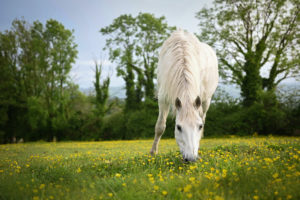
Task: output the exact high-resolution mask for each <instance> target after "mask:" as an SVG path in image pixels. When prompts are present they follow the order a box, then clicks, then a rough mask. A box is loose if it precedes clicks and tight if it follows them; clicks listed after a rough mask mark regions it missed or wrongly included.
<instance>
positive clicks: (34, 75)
mask: <svg viewBox="0 0 300 200" xmlns="http://www.w3.org/2000/svg"><path fill="white" fill-rule="evenodd" d="M76 47H77V45H76V44H75V43H74V36H73V32H72V31H70V30H68V29H66V28H65V27H64V26H63V25H62V24H61V23H59V22H57V21H55V20H48V21H47V22H46V26H44V25H43V24H42V23H41V22H39V21H35V22H33V24H29V23H27V22H26V21H24V20H14V21H13V23H12V28H11V30H7V31H4V32H3V33H0V65H1V66H0V70H1V72H3V73H0V79H1V83H3V84H1V86H0V104H1V105H0V110H1V111H0V112H1V113H3V118H4V121H6V122H5V123H4V124H2V126H1V125H0V126H1V129H2V130H5V132H6V134H8V136H7V137H12V136H17V135H16V133H14V132H16V130H17V129H18V127H20V129H21V131H23V133H24V132H27V131H25V129H24V127H25V126H23V125H21V123H20V122H24V123H27V124H29V127H31V128H33V127H37V126H36V124H37V123H38V121H40V120H41V119H45V118H47V120H48V122H49V123H48V126H49V127H51V128H54V127H58V126H59V125H61V122H63V121H64V120H63V119H64V118H65V117H66V116H65V110H66V109H65V108H64V105H66V98H68V94H65V93H64V89H65V88H69V85H70V82H69V80H68V73H69V72H70V69H71V66H72V64H73V63H74V62H75V58H76V56H77V50H76ZM2 86H3V87H2ZM6 91H7V92H6ZM30 109H33V110H30ZM21 111H22V112H21ZM16 113H18V114H16ZM39 114H41V116H39ZM20 119H21V120H20ZM42 121H43V120H42ZM17 124H18V125H17ZM31 125H32V126H31ZM9 129H13V130H9ZM22 129H23V130H22ZM52 130H54V129H52ZM29 131H30V130H29ZM52 134H53V133H52V131H49V136H50V135H52ZM25 136H26V135H25ZM23 137H24V134H23Z"/></svg>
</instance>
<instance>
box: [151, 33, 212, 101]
mask: <svg viewBox="0 0 300 200" xmlns="http://www.w3.org/2000/svg"><path fill="white" fill-rule="evenodd" d="M183 68H184V69H183ZM178 72H179V73H185V75H186V78H187V79H189V80H190V81H191V82H192V83H193V84H192V85H196V86H197V87H196V88H197V90H198V91H199V92H200V93H201V94H200V95H201V97H202V98H204V99H208V98H211V96H212V95H213V93H214V91H215V89H216V87H217V84H218V62H217V57H216V54H215V52H214V50H213V49H212V48H211V47H210V46H209V45H207V44H205V43H201V42H200V41H199V40H198V38H197V37H196V36H195V35H194V34H191V33H188V32H185V31H182V30H177V31H175V32H174V33H172V35H171V36H170V37H169V38H168V39H167V40H166V41H165V42H164V44H163V46H162V49H161V52H160V55H159V62H158V70H157V79H158V97H159V98H166V97H165V95H167V96H172V94H171V95H170V94H168V92H167V91H166V90H172V87H177V85H176V84H174V79H178ZM174 90H175V89H174ZM167 99H169V100H171V101H173V98H171V99H170V98H167Z"/></svg>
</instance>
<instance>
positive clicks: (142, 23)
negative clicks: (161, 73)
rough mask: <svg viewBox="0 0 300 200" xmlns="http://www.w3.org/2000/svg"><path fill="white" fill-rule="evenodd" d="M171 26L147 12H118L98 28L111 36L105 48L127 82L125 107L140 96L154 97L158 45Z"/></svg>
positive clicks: (132, 106)
mask: <svg viewBox="0 0 300 200" xmlns="http://www.w3.org/2000/svg"><path fill="white" fill-rule="evenodd" d="M172 30H174V27H169V26H168V25H167V23H166V22H165V18H164V17H160V18H155V17H154V15H152V14H149V13H139V15H138V16H137V17H133V16H131V15H121V16H119V17H118V18H116V19H114V21H113V23H112V24H111V25H109V26H107V27H105V28H102V29H101V30H100V32H101V33H102V34H103V35H108V36H110V37H109V38H108V39H107V40H106V47H105V48H104V49H107V50H108V51H109V59H110V60H111V61H112V62H114V63H116V64H117V72H118V73H117V74H118V76H121V77H122V78H123V79H124V81H125V84H126V110H134V109H138V108H139V106H140V104H141V102H142V98H143V97H145V98H150V99H153V97H154V79H155V72H154V71H155V68H156V65H157V62H158V48H159V47H160V46H161V45H162V43H163V41H164V40H165V39H166V38H167V37H168V35H169V34H170V32H171V31H172Z"/></svg>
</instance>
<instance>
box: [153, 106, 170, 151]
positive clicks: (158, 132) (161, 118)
mask: <svg viewBox="0 0 300 200" xmlns="http://www.w3.org/2000/svg"><path fill="white" fill-rule="evenodd" d="M158 104H159V105H158V106H159V115H158V119H157V121H156V125H155V137H154V141H153V145H152V149H151V151H150V153H151V154H152V155H154V154H157V152H158V144H159V141H160V138H161V136H162V134H163V133H164V131H165V129H166V120H167V116H168V114H169V105H167V104H165V103H161V102H158Z"/></svg>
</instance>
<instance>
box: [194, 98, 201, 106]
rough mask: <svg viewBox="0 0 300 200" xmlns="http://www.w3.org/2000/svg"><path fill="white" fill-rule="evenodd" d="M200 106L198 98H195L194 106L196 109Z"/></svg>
mask: <svg viewBox="0 0 300 200" xmlns="http://www.w3.org/2000/svg"><path fill="white" fill-rule="evenodd" d="M200 105H201V100H200V97H199V96H197V98H196V100H195V103H194V106H195V108H196V109H198V108H199V107H200Z"/></svg>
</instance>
